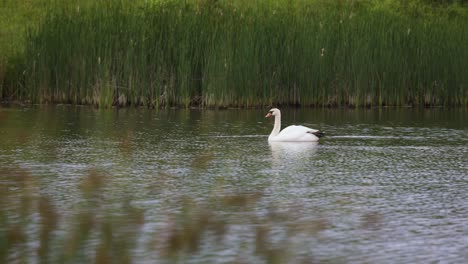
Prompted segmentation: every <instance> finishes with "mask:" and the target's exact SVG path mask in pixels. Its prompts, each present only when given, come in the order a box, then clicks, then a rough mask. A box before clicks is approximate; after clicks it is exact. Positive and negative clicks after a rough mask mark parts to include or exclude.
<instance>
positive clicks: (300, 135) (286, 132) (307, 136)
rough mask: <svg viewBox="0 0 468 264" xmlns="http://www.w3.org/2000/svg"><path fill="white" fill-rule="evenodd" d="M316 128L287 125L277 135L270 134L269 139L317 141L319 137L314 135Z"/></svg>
mask: <svg viewBox="0 0 468 264" xmlns="http://www.w3.org/2000/svg"><path fill="white" fill-rule="evenodd" d="M317 132H318V130H315V129H311V128H308V127H305V126H294V125H293V126H288V127H286V128H285V129H283V130H282V131H281V132H280V133H279V134H278V135H276V136H270V137H269V138H268V140H269V141H318V140H319V137H317V136H316V135H314V133H317Z"/></svg>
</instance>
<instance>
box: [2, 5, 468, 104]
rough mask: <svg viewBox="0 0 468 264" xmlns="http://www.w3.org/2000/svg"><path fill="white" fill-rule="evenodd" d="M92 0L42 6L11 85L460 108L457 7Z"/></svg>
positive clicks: (191, 99)
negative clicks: (45, 9)
mask: <svg viewBox="0 0 468 264" xmlns="http://www.w3.org/2000/svg"><path fill="white" fill-rule="evenodd" d="M149 2H150V3H139V2H138V4H130V3H129V2H126V1H99V2H98V3H96V4H95V5H88V6H86V7H83V8H76V7H74V8H60V5H59V4H57V6H56V7H55V8H51V9H50V12H49V13H48V15H47V17H46V18H45V19H44V22H43V24H41V26H39V27H38V28H37V29H36V30H33V31H31V33H30V34H29V35H28V37H27V38H28V42H27V46H26V49H25V50H26V51H25V58H24V63H23V64H22V66H21V67H19V66H18V67H17V68H19V71H21V72H22V74H21V75H19V76H20V77H17V78H20V80H19V83H20V84H21V85H18V87H17V88H16V89H10V90H9V92H8V93H11V95H10V94H7V96H14V97H16V98H18V99H21V100H28V99H30V100H33V101H34V102H41V103H44V102H54V103H58V102H60V103H74V104H95V105H99V106H102V107H109V106H112V105H144V106H148V107H165V106H173V105H177V106H185V107H189V106H204V107H214V106H218V107H225V106H247V107H248V106H259V105H272V104H293V105H303V106H311V105H315V106H338V105H349V106H383V105H399V106H401V105H426V106H432V105H453V106H456V105H463V106H467V105H468V87H467V86H468V70H467V68H466V66H465V64H466V62H467V61H468V50H467V49H466V48H465V46H466V43H467V42H468V22H467V21H468V19H467V17H468V15H467V11H466V7H447V8H428V7H426V6H422V7H418V8H413V9H405V8H403V7H402V6H400V5H398V4H396V3H397V2H390V4H388V3H380V2H378V1H323V0H315V1H287V0H270V1H262V2H261V3H250V2H249V1H210V0H205V1H195V0H193V1H192V0H187V1H170V0H169V1H154V2H151V1H149Z"/></svg>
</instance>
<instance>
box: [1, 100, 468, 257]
mask: <svg viewBox="0 0 468 264" xmlns="http://www.w3.org/2000/svg"><path fill="white" fill-rule="evenodd" d="M267 111H268V109H260V110H240V109H228V110H219V111H215V110H164V111H155V110H146V109H120V110H115V109H114V110H96V109H93V108H89V107H70V106H56V107H28V108H17V107H2V108H0V138H1V141H0V181H1V184H2V185H1V186H0V187H2V190H3V191H4V194H2V196H1V197H0V198H5V197H7V198H8V199H7V200H5V199H6V198H5V199H3V200H4V202H3V205H2V207H1V209H2V214H3V215H4V218H3V220H2V221H3V222H2V224H3V226H2V227H0V228H1V230H0V231H1V232H2V234H3V235H2V236H3V238H5V237H6V238H7V240H6V241H8V239H11V237H10V236H8V235H5V234H7V231H5V230H7V229H8V228H9V227H11V226H15V224H16V223H17V222H20V223H22V224H24V230H25V231H24V232H25V233H26V238H23V239H22V240H20V243H18V244H15V245H14V246H11V245H10V246H8V243H7V244H6V245H7V246H5V244H2V245H0V247H3V249H2V252H3V253H2V254H0V257H2V258H4V260H8V261H13V262H17V261H19V260H21V259H23V260H24V258H27V259H28V260H30V261H31V262H37V261H38V259H39V257H38V256H37V254H36V251H37V250H38V248H39V247H42V246H41V245H42V244H41V243H43V242H38V241H41V239H40V234H41V231H40V230H42V229H41V224H42V225H44V223H43V222H44V221H42V222H41V219H42V218H45V216H43V214H42V213H41V212H42V211H41V210H42V209H41V207H38V208H39V209H37V210H35V209H31V210H30V211H28V213H25V214H21V213H15V212H16V211H15V210H16V209H18V208H22V203H21V202H20V201H19V200H16V199H15V197H20V196H21V197H23V196H24V195H28V194H24V193H25V192H18V191H17V189H18V188H19V187H18V186H16V184H17V182H16V181H15V180H14V179H15V177H23V176H24V175H28V177H29V178H31V179H32V180H31V181H30V182H31V183H29V182H28V184H25V186H26V185H27V188H29V189H27V190H28V191H26V192H30V190H31V188H32V190H33V193H34V197H47V199H48V201H50V204H51V206H52V207H53V208H55V209H54V210H55V211H56V212H57V214H58V215H59V218H58V219H59V220H58V222H59V224H57V225H56V227H55V229H54V230H55V231H54V232H53V233H50V236H49V238H48V239H49V240H50V241H55V242H54V243H51V245H50V246H49V248H50V250H49V251H50V252H53V253H49V254H50V255H51V256H48V257H49V258H50V259H54V258H56V259H59V257H60V256H55V255H60V254H59V253H57V252H58V251H63V250H64V247H63V246H62V245H61V242H63V241H65V242H66V241H68V240H70V236H71V237H73V236H72V235H70V233H73V231H70V230H74V229H73V228H74V227H76V225H74V224H73V219H74V217H73V216H74V215H76V214H77V212H81V211H82V210H83V209H82V208H88V210H91V212H96V215H99V214H100V213H99V212H101V211H106V212H107V213H105V214H103V215H102V216H101V217H99V216H96V217H94V218H92V216H90V217H91V218H92V219H94V220H93V221H91V222H92V223H94V224H95V223H103V222H105V221H106V220H105V217H109V218H112V219H114V218H115V219H121V220H120V221H122V223H124V222H125V221H124V220H125V217H129V216H128V214H127V213H128V210H127V209H125V208H132V210H133V209H135V210H138V212H140V216H141V219H140V222H139V224H138V225H130V224H125V227H127V233H119V234H121V235H122V236H124V237H125V236H127V237H128V240H132V241H133V244H131V245H127V247H130V249H129V250H128V252H129V253H128V254H129V256H130V257H131V258H132V259H133V260H134V261H135V262H143V263H145V262H147V263H153V262H154V261H167V262H180V263H208V262H209V263H233V262H235V263H252V262H260V263H275V261H277V262H278V263H302V262H306V263H309V262H314V261H316V262H331V263H431V262H437V263H462V262H466V261H468V111H467V110H465V109H461V110H460V109H392V108H390V109H282V119H283V120H282V121H283V127H285V126H286V125H291V124H303V125H306V126H309V127H312V128H316V129H320V130H322V131H324V132H325V133H326V136H325V137H324V138H322V139H321V141H320V143H318V144H313V143H300V144H298V143H276V144H273V145H270V144H268V142H267V137H268V134H269V133H270V132H271V129H272V127H273V120H271V119H265V118H264V116H265V114H266V112H267ZM94 174H99V175H104V176H102V177H104V178H105V184H103V185H104V187H102V188H101V189H99V205H98V208H99V210H98V211H93V210H96V208H95V207H93V208H92V209H89V207H88V206H89V205H86V206H83V204H87V203H89V199H90V198H89V197H88V198H86V197H85V195H84V191H83V187H82V186H83V180H84V179H85V178H86V177H90V176H89V175H94ZM12 178H13V180H12ZM31 186H32V187H31ZM80 186H81V187H80ZM5 192H6V193H7V194H5ZM22 195H23V196H22ZM27 197H29V196H27ZM87 199H88V200H87ZM5 201H7V202H5ZM126 206H127V207H126ZM80 208H81V209H80ZM119 217H120V218H119ZM205 218H206V221H204V220H203V219H205ZM5 219H7V220H5ZM122 219H123V220H122ZM200 219H202V220H203V221H202V220H200ZM213 219H215V220H213ZM125 223H127V222H125ZM187 223H188V224H187ZM191 223H199V224H198V225H195V224H191ZM200 223H201V224H200ZM207 223H208V224H207ZM122 225H124V224H122ZM78 226H82V225H78ZM92 226H93V227H92V228H91V232H90V234H91V235H90V236H89V237H87V238H86V239H83V241H85V242H83V243H84V246H83V249H82V252H84V253H83V254H84V256H81V258H82V259H85V260H86V259H88V258H90V259H92V258H93V257H94V255H95V254H97V253H96V252H97V251H95V250H94V248H95V247H96V246H97V244H99V241H100V240H99V239H100V238H99V234H100V233H104V231H102V230H104V229H100V227H99V225H92ZM194 226H196V227H197V228H198V229H201V230H202V231H203V232H202V233H200V234H201V235H200V234H199V233H196V232H195V234H198V236H194V235H192V236H188V235H186V234H192V233H194V231H193V229H194ZM206 226H214V227H213V228H211V227H209V228H207V227H206ZM215 226H220V228H219V229H220V230H221V231H219V233H218V234H217V232H216V230H217V229H216V228H215ZM83 228H84V227H83ZM174 230H176V231H177V230H178V231H177V232H179V233H178V234H179V235H180V236H179V237H182V238H183V239H185V240H190V241H196V243H197V245H193V243H192V244H190V242H189V243H188V244H184V243H185V242H183V241H182V242H180V241H179V240H177V239H176V238H174V236H173V234H174V232H176V231H174ZM114 232H115V234H114V238H113V239H114V240H112V241H114V242H115V241H121V240H118V238H119V235H116V234H117V233H118V232H123V231H121V230H118V231H116V230H114ZM96 234H98V235H96ZM184 234H185V235H184ZM194 237H195V238H194ZM183 239H182V240H183ZM174 241H175V242H174ZM177 241H179V242H177ZM176 242H177V243H179V244H177V243H176ZM194 243H195V242H194ZM177 246H179V248H177ZM5 248H7V249H5ZM117 248H119V247H117ZM168 248H169V249H172V250H176V251H177V252H176V254H173V253H168V251H169V249H168ZM171 254H172V255H171ZM168 256H169V257H168ZM62 257H63V256H62ZM76 258H78V259H80V256H78V257H77V256H75V259H76Z"/></svg>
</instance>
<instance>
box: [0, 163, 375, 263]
mask: <svg viewBox="0 0 468 264" xmlns="http://www.w3.org/2000/svg"><path fill="white" fill-rule="evenodd" d="M39 181H40V179H39V178H37V177H34V176H33V175H31V174H30V172H28V171H27V170H24V169H21V168H1V169H0V200H1V201H2V202H1V203H0V262H1V263H24V262H26V263H30V262H34V263H90V262H94V263H132V262H140V261H141V260H142V259H147V258H149V259H151V260H152V261H156V262H158V260H159V261H169V262H178V261H181V262H184V261H186V260H192V261H193V258H192V257H193V256H194V255H197V254H202V255H203V254H204V257H203V258H202V259H203V260H202V261H203V262H213V261H219V260H220V258H222V256H221V255H219V254H218V252H216V251H217V250H219V249H220V247H219V245H222V244H223V243H225V242H226V241H227V240H229V236H230V234H231V235H232V234H233V232H234V233H235V232H236V231H235V230H236V227H237V228H239V227H240V226H244V227H245V226H247V227H249V228H251V229H252V230H251V234H252V235H251V239H250V240H249V241H239V244H240V245H239V247H238V249H237V251H238V252H237V254H238V256H237V257H236V259H235V261H234V262H235V263H248V262H249V261H251V260H252V258H250V260H249V258H247V257H246V256H252V257H253V259H255V260H259V261H261V262H265V263H290V262H291V261H293V262H298V263H311V262H313V261H314V258H313V256H310V255H305V256H303V255H299V256H298V255H295V251H294V242H293V241H294V239H293V238H294V237H297V236H299V235H300V236H304V235H306V236H315V235H317V234H318V233H319V232H321V231H324V230H326V229H328V228H330V227H331V225H330V223H329V221H327V219H321V218H319V219H318V220H311V219H310V217H309V216H305V215H303V214H304V213H299V211H301V210H298V211H295V209H294V208H291V210H289V211H284V210H283V211H281V210H276V209H275V207H274V206H271V209H269V210H268V211H267V212H266V213H264V214H263V213H262V214H258V213H253V214H246V215H247V217H240V218H239V217H238V215H239V214H242V215H244V214H245V212H249V211H255V207H256V205H257V204H258V203H259V201H260V200H261V199H262V197H263V194H262V192H261V191H259V192H256V193H242V194H226V193H224V194H221V195H216V196H213V197H212V199H211V200H210V201H205V202H202V203H200V202H198V203H197V202H194V200H195V199H193V197H192V198H190V197H185V196H182V197H181V198H180V200H179V201H177V203H178V204H179V205H180V207H179V208H180V210H174V212H173V213H167V215H164V216H163V218H164V219H166V221H165V223H163V224H162V226H163V228H161V229H159V230H158V231H156V232H155V231H150V232H149V233H148V228H147V227H145V225H151V223H154V221H155V220H154V219H148V217H147V214H146V210H145V209H142V208H139V207H138V206H137V205H135V204H134V203H132V201H131V199H128V198H122V201H121V203H120V204H119V205H118V206H116V205H115V204H112V205H109V202H108V201H106V198H105V192H106V186H108V185H110V184H111V182H112V178H111V177H110V176H109V175H107V174H106V173H104V172H102V171H99V170H91V171H89V173H88V174H87V175H84V176H83V177H82V178H81V179H80V181H79V183H78V186H77V189H79V190H80V193H81V194H80V195H81V198H80V199H81V200H80V201H79V202H78V203H77V205H76V206H73V209H72V210H71V211H68V210H60V209H59V206H57V205H56V204H54V202H53V199H52V198H53V197H49V196H48V195H46V194H44V190H41V188H40V186H41V184H40V183H39ZM233 215H234V216H235V215H237V217H232V216H233ZM301 219H308V220H301ZM380 221H381V219H380V218H379V216H376V215H370V214H368V215H364V216H363V223H362V228H365V229H367V228H373V227H375V226H376V225H377V224H378V222H380ZM278 230H282V231H283V235H280V236H278V232H277V231H278ZM275 233H276V234H275ZM144 237H146V238H144ZM278 238H280V239H278ZM201 251H204V253H201ZM206 251H208V252H206ZM233 252H236V250H234V251H233ZM198 256H199V255H198Z"/></svg>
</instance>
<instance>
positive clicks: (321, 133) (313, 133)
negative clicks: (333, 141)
mask: <svg viewBox="0 0 468 264" xmlns="http://www.w3.org/2000/svg"><path fill="white" fill-rule="evenodd" d="M307 133H311V134H312V135H315V136H316V137H318V138H321V137H323V136H325V133H323V132H322V131H318V130H317V131H309V132H307Z"/></svg>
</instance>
